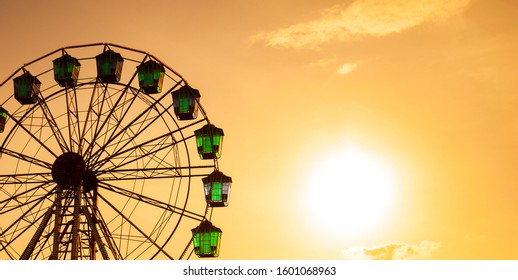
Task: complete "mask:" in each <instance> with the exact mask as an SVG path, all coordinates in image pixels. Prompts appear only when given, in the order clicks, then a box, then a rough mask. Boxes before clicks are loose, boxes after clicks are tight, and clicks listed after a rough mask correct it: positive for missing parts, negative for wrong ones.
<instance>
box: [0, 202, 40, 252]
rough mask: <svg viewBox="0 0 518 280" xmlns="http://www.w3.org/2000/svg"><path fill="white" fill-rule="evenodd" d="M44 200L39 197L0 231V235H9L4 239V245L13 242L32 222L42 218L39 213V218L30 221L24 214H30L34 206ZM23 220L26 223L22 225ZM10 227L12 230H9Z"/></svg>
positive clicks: (30, 226) (34, 222)
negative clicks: (7, 239)
mask: <svg viewBox="0 0 518 280" xmlns="http://www.w3.org/2000/svg"><path fill="white" fill-rule="evenodd" d="M42 201H44V199H43V198H42V199H40V200H39V201H38V202H37V203H35V204H34V205H33V206H31V207H30V208H29V209H27V210H26V211H25V212H23V213H22V215H21V216H19V217H18V218H17V219H16V220H14V222H12V223H11V224H10V225H9V226H8V227H7V228H6V229H4V231H3V232H0V236H2V237H7V236H11V238H10V239H9V241H6V244H5V246H9V245H10V244H11V243H13V242H15V241H16V240H17V239H18V238H19V237H20V236H22V235H23V234H24V233H25V232H26V231H27V230H29V229H30V228H32V226H33V225H34V224H36V223H37V222H38V220H39V219H41V218H43V215H40V216H39V218H36V219H34V220H33V221H30V220H28V219H26V218H25V217H26V216H30V215H31V214H30V213H32V211H33V210H34V208H36V206H38V205H39V204H41V202H42ZM41 211H42V210H41V209H40V210H39V211H37V212H36V213H34V214H38V212H41ZM22 221H23V222H25V223H26V224H24V225H22V224H21V223H22ZM11 229H12V231H11Z"/></svg>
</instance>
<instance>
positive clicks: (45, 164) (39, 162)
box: [0, 147, 52, 169]
mask: <svg viewBox="0 0 518 280" xmlns="http://www.w3.org/2000/svg"><path fill="white" fill-rule="evenodd" d="M0 154H4V155H8V156H11V157H14V158H17V159H20V160H22V161H25V162H27V163H30V164H34V165H38V166H41V167H43V168H47V169H51V168H52V164H50V163H48V162H45V161H43V160H40V159H37V158H34V157H30V156H28V155H25V154H22V153H19V152H15V151H13V150H10V149H7V148H5V147H4V148H0Z"/></svg>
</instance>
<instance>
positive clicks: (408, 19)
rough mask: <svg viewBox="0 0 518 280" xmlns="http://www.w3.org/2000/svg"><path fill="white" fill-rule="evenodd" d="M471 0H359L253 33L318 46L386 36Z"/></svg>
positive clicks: (279, 43) (272, 41)
mask: <svg viewBox="0 0 518 280" xmlns="http://www.w3.org/2000/svg"><path fill="white" fill-rule="evenodd" d="M469 2H470V0H356V1H354V2H353V3H352V4H350V5H346V4H342V5H336V6H333V7H331V8H329V9H326V10H325V11H324V12H323V13H322V15H321V17H320V18H318V19H315V20H311V21H308V22H302V23H298V24H294V25H291V26H288V27H286V28H281V29H278V30H274V31H271V32H267V33H261V34H257V35H255V36H252V40H253V41H265V42H266V45H268V46H272V47H285V48H302V47H309V48H315V47H317V46H318V45H320V44H322V43H326V42H329V41H332V40H349V39H352V38H358V37H363V36H375V37H380V36H385V35H389V34H392V33H397V32H402V31H404V30H407V29H409V28H412V27H415V26H418V25H420V24H422V23H424V22H427V21H437V20H442V19H445V18H447V17H449V16H451V15H454V14H457V13H460V12H461V11H462V10H463V9H464V8H465V7H466V6H467V5H468V3H469Z"/></svg>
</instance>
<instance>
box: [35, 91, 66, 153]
mask: <svg viewBox="0 0 518 280" xmlns="http://www.w3.org/2000/svg"><path fill="white" fill-rule="evenodd" d="M38 105H39V106H40V108H41V111H42V112H43V116H44V117H45V119H46V120H47V123H48V125H49V127H50V129H51V130H52V134H53V135H54V137H55V138H56V141H57V143H58V145H59V146H60V148H61V151H62V152H63V153H64V152H66V151H70V148H69V147H68V145H67V141H66V140H65V137H64V136H63V134H62V133H61V128H60V127H59V126H58V124H57V122H56V119H55V118H54V116H53V114H52V111H51V110H50V109H49V107H48V105H47V103H46V102H44V101H43V100H41V99H40V100H39V101H38Z"/></svg>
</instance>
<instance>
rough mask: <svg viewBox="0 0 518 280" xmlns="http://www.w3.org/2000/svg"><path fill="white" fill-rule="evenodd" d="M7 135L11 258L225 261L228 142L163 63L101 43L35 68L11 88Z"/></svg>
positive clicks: (3, 128) (3, 94)
mask: <svg viewBox="0 0 518 280" xmlns="http://www.w3.org/2000/svg"><path fill="white" fill-rule="evenodd" d="M13 85H14V87H13ZM0 132H1V133H0V156H1V158H0V259H90V260H93V259H186V258H189V257H191V255H192V253H193V252H194V253H195V254H196V255H198V256H199V257H217V256H218V255H219V248H220V241H221V234H222V231H221V229H219V228H217V227H216V226H214V225H213V224H212V222H211V220H212V213H213V209H214V208H216V207H225V206H227V205H228V201H229V195H230V185H231V183H232V179H231V178H230V177H228V176H225V175H224V174H223V173H222V172H221V171H220V170H219V166H218V158H220V156H221V151H222V141H223V136H224V133H223V130H222V129H221V128H218V127H216V126H215V125H214V124H212V123H211V122H210V121H209V119H208V116H207V113H206V111H205V110H204V108H203V107H202V106H201V103H200V93H199V91H198V90H196V89H194V88H193V87H191V86H190V85H189V84H188V83H187V82H186V80H185V79H184V78H183V77H182V76H181V75H180V74H178V73H177V72H176V71H174V70H173V69H171V68H170V67H169V66H167V65H166V64H164V63H163V62H162V61H160V60H159V59H158V58H157V57H155V56H153V55H151V54H149V53H146V52H144V51H140V50H136V49H132V48H128V47H124V46H120V45H115V44H110V43H97V44H88V45H77V46H69V47H64V48H60V49H57V50H55V51H53V52H50V53H48V54H46V55H44V56H42V57H40V58H37V59H35V60H33V61H31V62H28V63H26V64H24V65H23V66H21V67H20V68H19V69H18V70H17V71H15V72H14V73H13V74H12V75H11V76H10V77H8V78H7V79H6V80H5V81H4V82H3V83H1V84H0Z"/></svg>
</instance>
